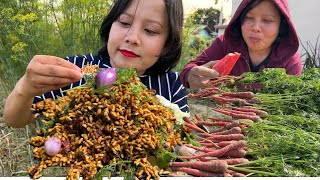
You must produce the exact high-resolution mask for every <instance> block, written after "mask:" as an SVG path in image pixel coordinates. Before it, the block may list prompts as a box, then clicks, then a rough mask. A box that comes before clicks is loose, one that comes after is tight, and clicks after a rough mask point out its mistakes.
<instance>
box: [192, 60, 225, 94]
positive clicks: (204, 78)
mask: <svg viewBox="0 0 320 180" xmlns="http://www.w3.org/2000/svg"><path fill="white" fill-rule="evenodd" d="M215 63H216V61H210V62H208V63H206V64H204V65H202V66H195V67H193V68H192V69H191V70H190V72H189V76H188V82H189V86H190V88H204V87H205V86H206V83H207V82H208V81H209V80H210V79H212V78H216V77H218V76H219V73H218V72H217V71H215V70H213V69H212V68H211V67H212V66H213V64H215Z"/></svg>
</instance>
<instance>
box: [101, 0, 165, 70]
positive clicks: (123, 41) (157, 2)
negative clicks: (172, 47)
mask: <svg viewBox="0 0 320 180" xmlns="http://www.w3.org/2000/svg"><path fill="white" fill-rule="evenodd" d="M168 29H169V28H168V17H167V13H166V6H165V4H164V0H154V1H150V0H132V1H130V3H129V5H128V7H127V8H126V10H125V11H124V12H123V13H122V14H121V15H120V17H119V18H118V20H116V21H115V22H114V23H113V24H112V26H111V30H110V34H109V39H108V44H107V48H108V53H109V55H110V62H111V65H112V67H115V68H136V69H137V72H138V75H142V74H143V73H144V72H145V71H146V70H147V69H148V68H150V67H151V66H152V65H154V64H155V63H156V62H157V60H158V58H159V56H160V54H161V52H162V51H163V49H164V46H165V43H166V40H167V38H168V31H169V30H168Z"/></svg>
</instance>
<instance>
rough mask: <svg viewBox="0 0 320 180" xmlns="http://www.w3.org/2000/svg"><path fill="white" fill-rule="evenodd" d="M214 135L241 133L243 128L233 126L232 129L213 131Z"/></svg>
mask: <svg viewBox="0 0 320 180" xmlns="http://www.w3.org/2000/svg"><path fill="white" fill-rule="evenodd" d="M211 134H214V135H228V134H241V128H240V127H233V128H231V129H227V130H224V131H221V132H215V133H211Z"/></svg>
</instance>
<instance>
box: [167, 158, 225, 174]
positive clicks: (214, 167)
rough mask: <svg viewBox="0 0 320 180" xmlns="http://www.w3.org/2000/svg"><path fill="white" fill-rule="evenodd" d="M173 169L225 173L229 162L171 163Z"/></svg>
mask: <svg viewBox="0 0 320 180" xmlns="http://www.w3.org/2000/svg"><path fill="white" fill-rule="evenodd" d="M169 166H171V167H188V168H194V169H198V170H201V171H206V172H225V171H226V170H227V166H228V164H227V162H226V161H221V160H213V161H208V162H201V161H193V162H191V161H189V162H170V163H169Z"/></svg>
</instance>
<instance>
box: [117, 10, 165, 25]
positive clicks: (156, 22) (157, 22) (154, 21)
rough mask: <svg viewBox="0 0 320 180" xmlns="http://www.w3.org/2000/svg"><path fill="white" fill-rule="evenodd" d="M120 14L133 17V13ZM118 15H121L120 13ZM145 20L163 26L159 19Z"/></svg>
mask: <svg viewBox="0 0 320 180" xmlns="http://www.w3.org/2000/svg"><path fill="white" fill-rule="evenodd" d="M122 14H124V15H127V16H129V17H131V18H133V19H134V15H132V14H128V13H126V12H124V13H122ZM120 16H121V15H120ZM146 21H148V22H151V23H155V24H158V25H159V26H160V27H161V28H163V25H162V24H161V23H160V22H159V21H156V20H153V19H146Z"/></svg>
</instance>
